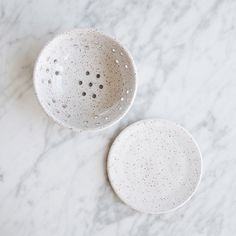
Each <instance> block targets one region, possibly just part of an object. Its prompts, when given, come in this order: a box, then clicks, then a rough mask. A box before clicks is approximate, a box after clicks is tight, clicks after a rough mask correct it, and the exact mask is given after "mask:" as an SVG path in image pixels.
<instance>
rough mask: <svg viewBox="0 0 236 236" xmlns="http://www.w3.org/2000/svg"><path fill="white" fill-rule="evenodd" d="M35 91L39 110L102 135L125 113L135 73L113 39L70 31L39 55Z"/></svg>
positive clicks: (127, 58) (76, 126)
mask: <svg viewBox="0 0 236 236" xmlns="http://www.w3.org/2000/svg"><path fill="white" fill-rule="evenodd" d="M34 86H35V90H36V94H37V97H38V100H39V102H40V104H41V105H42V107H43V109H44V110H45V111H46V113H47V114H48V115H49V116H50V117H52V118H53V119H54V120H55V121H57V122H58V123H59V124H61V125H63V126H65V127H68V128H72V129H75V130H93V129H101V128H105V127H108V126H110V125H111V124H114V123H115V122H116V121H118V120H120V119H121V118H122V117H123V116H124V115H125V114H126V112H127V111H128V110H129V108H130V106H131V105H132V102H133V100H134V97H135V93H136V71H135V66H134V63H133V60H132V58H131V56H130V54H129V53H128V52H127V50H126V49H124V47H123V46H122V45H121V44H120V43H119V42H117V41H116V40H114V39H113V38H111V37H109V36H107V35H104V34H102V33H100V32H97V31H95V30H89V29H83V30H74V31H71V32H68V33H64V34H61V35H59V36H57V37H56V38H54V39H53V40H52V41H51V42H50V43H49V44H48V45H46V47H45V48H44V49H43V50H42V52H41V54H40V56H39V58H38V60H37V63H36V65H35V70H34Z"/></svg>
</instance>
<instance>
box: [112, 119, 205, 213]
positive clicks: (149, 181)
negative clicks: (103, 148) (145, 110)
mask: <svg viewBox="0 0 236 236" xmlns="http://www.w3.org/2000/svg"><path fill="white" fill-rule="evenodd" d="M108 175H109V179H110V182H111V185H112V187H113V189H114V190H115V192H116V193H117V194H118V196H119V197H120V198H121V199H122V200H123V201H124V202H125V203H126V204H128V205H130V206H131V207H132V208H134V209H136V210H139V211H142V212H147V213H154V214H157V213H161V212H168V211H170V210H173V209H175V208H177V207H178V206H180V205H182V204H183V203H184V202H186V200H188V199H189V198H190V197H191V195H192V194H193V192H194V191H195V189H196V187H197V185H198V183H199V180H200V175H201V155H200V152H199V149H198V147H197V145H196V143H195V142H194V140H193V138H192V137H191V135H190V134H189V133H188V132H187V131H186V130H185V129H183V128H182V127H181V126H179V125H176V124H174V123H172V122H169V121H164V120H144V121H140V122H137V123H134V124H133V125H131V126H129V127H128V128H126V129H125V130H124V131H123V132H121V134H120V135H119V136H118V137H117V139H116V140H115V142H114V143H113V145H112V147H111V150H110V153H109V157H108Z"/></svg>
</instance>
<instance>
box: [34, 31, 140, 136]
mask: <svg viewBox="0 0 236 236" xmlns="http://www.w3.org/2000/svg"><path fill="white" fill-rule="evenodd" d="M84 32H85V33H86V32H91V33H95V34H98V35H101V36H103V37H106V38H108V39H109V40H111V41H113V42H115V43H116V44H118V45H119V46H120V47H121V48H123V50H124V51H125V52H126V53H127V55H128V58H129V60H130V63H131V66H132V69H133V72H134V76H133V80H134V88H132V89H133V96H132V98H131V100H130V103H129V104H128V106H127V107H126V109H124V110H123V113H121V115H119V116H118V117H117V118H116V119H114V120H113V121H111V122H110V123H107V124H105V125H101V126H98V127H93V128H85V129H82V128H78V127H75V126H71V125H68V124H67V123H66V122H63V121H61V120H59V119H57V118H56V117H55V116H54V115H51V114H49V113H48V112H47V110H46V109H45V108H44V106H43V105H42V103H41V101H40V99H39V95H38V93H37V88H36V87H37V86H36V83H37V82H36V70H37V68H38V66H39V59H40V58H41V56H42V55H43V53H44V52H45V51H46V50H47V48H48V46H49V45H50V44H51V43H52V42H54V41H55V40H57V39H58V38H60V37H62V36H64V35H67V34H71V33H78V34H79V33H84ZM33 86H34V93H35V95H36V97H37V100H38V103H39V104H40V106H41V108H42V109H43V110H44V112H45V113H46V114H47V116H48V117H49V118H50V119H52V120H53V121H54V122H56V123H57V124H58V125H59V126H61V127H63V128H68V129H71V130H73V131H76V132H82V131H99V130H104V129H106V128H109V127H111V126H113V125H115V124H116V123H118V122H119V121H120V120H121V119H123V118H124V116H125V115H126V114H127V113H128V112H129V110H130V108H131V107H132V105H133V103H134V99H135V97H136V94H137V88H138V81H137V68H136V65H135V63H134V59H133V57H132V55H131V53H130V51H129V50H128V49H127V47H126V46H124V45H123V44H122V43H121V42H120V41H119V40H118V39H117V38H115V37H112V36H110V35H108V34H106V33H104V32H103V31H101V30H98V29H96V28H75V29H72V30H69V31H65V32H62V33H59V34H57V35H55V36H54V37H53V38H52V39H50V40H49V41H48V42H47V43H46V44H45V45H44V46H43V48H42V49H41V51H40V53H39V54H38V57H37V59H36V61H35V63H34V69H33Z"/></svg>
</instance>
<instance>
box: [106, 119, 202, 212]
mask: <svg viewBox="0 0 236 236" xmlns="http://www.w3.org/2000/svg"><path fill="white" fill-rule="evenodd" d="M145 121H147V122H149V121H153V122H155V121H158V122H167V123H169V124H171V125H175V126H177V127H180V128H181V129H182V130H183V131H184V132H185V133H186V134H187V135H188V136H189V137H190V138H191V139H192V142H193V144H194V145H195V146H196V148H197V151H198V156H199V162H200V170H199V176H198V181H197V183H196V186H195V188H194V190H193V191H192V193H191V194H190V195H189V196H188V197H187V198H186V199H185V200H184V201H183V202H182V203H181V204H179V205H177V206H175V207H173V208H170V209H169V210H164V211H159V212H154V211H153V212H150V211H145V210H140V209H138V208H136V207H134V206H132V205H130V204H128V203H127V202H126V200H125V199H124V198H123V197H121V196H120V195H119V194H118V192H117V190H116V187H114V185H113V182H112V178H111V174H110V170H109V166H110V162H111V160H110V159H111V155H112V152H113V149H114V148H115V146H116V143H117V141H119V140H118V139H119V138H120V137H121V135H122V134H123V133H125V132H126V131H127V129H130V128H132V127H133V126H135V125H137V124H138V123H142V122H145ZM106 171H107V176H108V180H109V183H110V186H111V188H112V189H113V191H114V192H115V194H116V195H117V196H118V197H119V199H120V200H121V201H122V202H123V203H124V204H125V205H127V206H129V207H130V208H131V209H133V210H135V211H138V212H142V213H145V214H152V215H160V214H166V213H171V212H174V211H176V210H177V209H179V208H181V207H182V206H184V205H185V204H186V203H187V202H189V201H190V200H191V198H192V197H193V196H194V195H195V193H196V192H197V190H198V188H199V185H200V182H201V180H202V175H203V158H202V153H201V150H200V147H199V145H198V143H197V141H196V139H195V138H194V137H193V135H192V134H191V133H190V132H189V131H188V130H187V129H186V128H184V127H183V126H182V125H180V124H178V123H176V122H174V121H172V120H168V119H160V118H148V119H141V120H138V121H136V122H134V123H132V124H130V125H128V126H127V127H125V128H124V129H122V130H121V132H120V133H119V134H118V135H117V136H116V137H115V139H114V141H113V142H112V144H111V146H110V149H109V152H108V155H107V162H106Z"/></svg>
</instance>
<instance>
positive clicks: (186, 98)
mask: <svg viewBox="0 0 236 236" xmlns="http://www.w3.org/2000/svg"><path fill="white" fill-rule="evenodd" d="M235 26H236V1H233V0H232V1H230V0H225V1H224V0H210V1H204V0H196V1H191V0H183V1H182V0H181V1H179V0H176V1H169V0H156V1H154V0H151V1H148V0H147V1H145V0H143V1H136V0H130V1H128V0H127V1H125V0H119V1H111V0H101V1H98V0H95V1H92V0H89V1H86V0H80V1H78V0H50V1H49V0H40V1H36V0H20V1H19V0H1V1H0V131H1V132H0V235H1V236H15V235H17V236H52V235H57V236H73V235H76V236H78V235H84V236H88V235H96V236H108V235H109V236H110V235H112V236H113V235H114V236H124V235H130V236H134V235H135V236H143V235H144V236H151V235H164V236H172V235H174V236H185V235H186V236H189V235H191V236H194V235H212V236H216V235H217V236H219V235H223V236H230V235H235V232H236V181H235V179H236V156H235V144H236V143H235V142H236V141H235V140H236V28H235ZM76 27H95V28H97V29H99V30H102V31H104V32H105V33H107V34H110V35H113V36H115V37H116V38H118V39H119V40H120V41H121V42H123V44H124V45H126V47H127V48H129V50H130V51H131V53H132V55H133V57H134V60H135V63H136V65H137V68H138V77H139V87H138V93H137V97H136V99H135V103H134V105H133V107H132V109H131V110H130V111H129V113H128V114H127V115H126V117H125V118H124V119H123V120H122V121H121V122H119V123H118V124H117V125H115V126H114V127H112V128H109V129H106V130H104V131H102V132H98V133H75V132H72V131H70V130H67V129H63V128H60V127H59V126H58V125H57V124H55V123H54V122H52V121H51V120H50V119H49V118H48V117H47V116H46V115H45V113H44V112H43V111H42V109H41V107H40V106H39V105H38V102H37V100H36V98H35V95H34V90H33V86H32V70H33V65H34V62H35V59H36V58H37V56H38V53H39V51H40V50H41V49H42V47H43V45H44V44H45V43H46V42H47V41H48V40H50V39H51V38H52V37H53V36H54V35H56V34H58V33H60V32H63V31H67V30H71V29H73V28H76ZM153 117H157V118H165V119H170V120H174V121H176V122H178V123H180V124H182V125H183V126H184V127H186V128H187V129H189V130H190V132H191V133H192V134H193V136H194V137H195V138H196V140H197V141H198V143H199V146H200V148H201V150H202V154H203V164H204V168H203V178H202V182H201V184H200V187H199V189H198V191H197V193H196V195H195V196H194V197H193V198H192V200H191V201H190V202H189V203H188V204H186V205H185V206H184V207H182V208H180V209H179V210H177V211H176V212H173V213H169V214H165V215H158V216H153V215H146V214H141V213H138V212H135V211H133V210H131V209H130V208H129V207H127V206H125V205H124V204H123V203H121V202H120V200H119V199H118V198H117V197H116V196H115V195H114V193H113V192H112V190H111V187H110V185H109V183H108V181H107V175H106V157H107V152H108V149H109V146H110V144H111V142H112V140H113V139H114V137H115V136H116V135H117V134H118V132H119V131H120V130H121V129H123V128H124V127H126V126H127V125H128V124H130V123H132V122H134V121H137V120H140V119H143V118H153Z"/></svg>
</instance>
